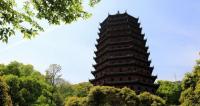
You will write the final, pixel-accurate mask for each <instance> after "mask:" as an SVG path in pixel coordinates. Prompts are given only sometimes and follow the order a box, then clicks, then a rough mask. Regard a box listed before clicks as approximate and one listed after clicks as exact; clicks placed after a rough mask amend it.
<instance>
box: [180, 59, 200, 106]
mask: <svg viewBox="0 0 200 106" xmlns="http://www.w3.org/2000/svg"><path fill="white" fill-rule="evenodd" d="M181 86H182V89H183V91H182V93H181V97H180V99H179V100H180V102H181V105H182V106H189V105H190V106H197V105H199V104H200V59H199V60H197V61H196V65H195V66H194V69H193V71H192V72H190V73H186V74H185V77H184V79H183V81H182V84H181Z"/></svg>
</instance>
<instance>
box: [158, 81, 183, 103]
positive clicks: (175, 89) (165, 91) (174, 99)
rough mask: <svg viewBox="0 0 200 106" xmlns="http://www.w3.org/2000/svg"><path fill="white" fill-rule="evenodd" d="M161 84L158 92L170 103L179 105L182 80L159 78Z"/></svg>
mask: <svg viewBox="0 0 200 106" xmlns="http://www.w3.org/2000/svg"><path fill="white" fill-rule="evenodd" d="M157 83H158V84H159V85H160V86H159V88H158V90H157V92H156V94H157V95H158V96H160V97H162V98H163V99H164V100H166V104H168V105H179V104H180V103H179V97H180V94H181V82H179V81H176V82H172V81H164V80H159V81H157Z"/></svg>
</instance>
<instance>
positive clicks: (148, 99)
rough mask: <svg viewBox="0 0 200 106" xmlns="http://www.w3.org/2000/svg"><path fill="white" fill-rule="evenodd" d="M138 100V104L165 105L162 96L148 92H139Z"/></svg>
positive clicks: (146, 105)
mask: <svg viewBox="0 0 200 106" xmlns="http://www.w3.org/2000/svg"><path fill="white" fill-rule="evenodd" d="M139 100H140V104H139V106H165V101H164V100H163V99H162V98H160V97H158V96H156V95H152V94H150V93H148V92H143V93H141V94H140V95H139Z"/></svg>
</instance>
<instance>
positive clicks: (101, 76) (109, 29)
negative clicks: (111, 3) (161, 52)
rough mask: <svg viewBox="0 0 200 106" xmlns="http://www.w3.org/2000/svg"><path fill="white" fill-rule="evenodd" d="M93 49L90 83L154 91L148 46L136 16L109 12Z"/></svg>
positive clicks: (137, 90)
mask: <svg viewBox="0 0 200 106" xmlns="http://www.w3.org/2000/svg"><path fill="white" fill-rule="evenodd" d="M100 26H101V28H99V31H100V32H99V33H98V35H99V38H98V39H97V44H96V45H95V46H96V49H97V51H95V55H96V57H94V60H95V62H96V64H95V65H93V67H94V69H95V71H92V72H91V73H92V74H93V75H94V79H91V80H90V82H91V83H92V84H93V85H100V86H114V87H118V88H122V87H129V88H131V89H132V90H135V91H136V92H142V91H148V92H152V93H153V92H155V91H156V90H157V88H158V85H156V84H154V81H155V79H156V78H157V76H153V75H152V71H153V67H151V66H150V64H151V61H150V60H149V59H148V58H149V54H150V53H149V52H148V46H146V41H147V40H146V39H144V34H142V28H140V23H139V22H138V18H135V17H132V16H130V15H128V14H127V13H123V14H119V13H118V14H115V15H109V16H108V17H107V18H106V19H105V20H104V21H103V22H102V23H100Z"/></svg>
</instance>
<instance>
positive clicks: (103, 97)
mask: <svg viewBox="0 0 200 106" xmlns="http://www.w3.org/2000/svg"><path fill="white" fill-rule="evenodd" d="M138 101H139V99H138V97H137V95H136V94H135V92H134V91H132V90H130V89H129V88H123V89H118V88H114V87H107V86H95V87H92V88H91V89H90V91H89V94H88V95H87V96H86V97H72V98H71V97H70V98H68V99H67V102H66V106H135V105H137V104H138Z"/></svg>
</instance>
